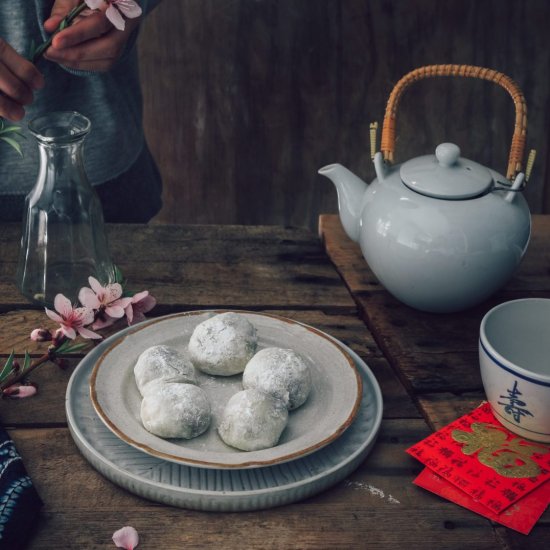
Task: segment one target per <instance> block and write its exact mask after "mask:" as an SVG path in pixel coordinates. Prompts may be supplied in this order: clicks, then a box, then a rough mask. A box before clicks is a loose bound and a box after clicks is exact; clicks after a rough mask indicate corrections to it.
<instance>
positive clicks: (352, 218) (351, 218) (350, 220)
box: [319, 164, 367, 242]
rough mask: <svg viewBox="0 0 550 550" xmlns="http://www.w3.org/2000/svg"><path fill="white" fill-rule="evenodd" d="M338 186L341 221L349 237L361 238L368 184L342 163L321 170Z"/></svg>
mask: <svg viewBox="0 0 550 550" xmlns="http://www.w3.org/2000/svg"><path fill="white" fill-rule="evenodd" d="M319 174H321V175H322V176H326V177H327V178H328V179H329V180H331V181H332V183H334V185H335V186H336V191H337V193H338V210H339V211H340V221H341V222H342V226H343V227H344V230H345V232H346V233H347V235H348V237H349V238H350V239H352V240H353V241H355V242H357V241H358V240H359V233H360V226H359V221H360V219H361V209H362V203H363V196H364V194H365V191H366V189H367V184H366V183H365V182H364V181H363V180H362V179H360V178H358V177H357V176H356V175H355V174H354V173H353V172H350V171H349V170H348V169H347V168H345V167H344V166H342V165H341V164H329V165H327V166H323V168H321V169H320V170H319Z"/></svg>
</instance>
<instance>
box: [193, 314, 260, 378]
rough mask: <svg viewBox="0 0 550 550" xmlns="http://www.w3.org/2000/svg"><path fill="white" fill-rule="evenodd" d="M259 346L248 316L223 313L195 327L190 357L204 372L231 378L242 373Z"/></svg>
mask: <svg viewBox="0 0 550 550" xmlns="http://www.w3.org/2000/svg"><path fill="white" fill-rule="evenodd" d="M257 344H258V337H257V335H256V329H255V328H254V325H252V323H250V322H249V321H248V319H247V318H246V317H244V316H243V315H239V314H238V313H232V312H228V313H221V314H219V315H216V316H215V317H211V318H210V319H207V320H206V321H203V322H202V323H200V324H199V325H197V326H196V327H195V330H194V331H193V334H192V335H191V339H190V340H189V355H190V356H191V361H192V362H193V364H194V365H195V367H197V369H199V370H201V371H202V372H205V373H207V374H214V375H218V376H231V375H233V374H238V373H240V372H243V370H244V368H245V366H246V364H247V363H248V361H249V359H250V358H251V357H252V356H253V355H254V353H255V352H256V346H257Z"/></svg>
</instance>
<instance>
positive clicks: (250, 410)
mask: <svg viewBox="0 0 550 550" xmlns="http://www.w3.org/2000/svg"><path fill="white" fill-rule="evenodd" d="M287 422H288V411H287V408H286V407H285V404H284V403H283V402H282V401H280V400H279V399H275V398H273V397H271V396H270V395H266V394H265V393H261V392H259V391H257V390H243V391H240V392H239V393H236V394H235V395H233V396H232V397H231V399H230V400H229V401H228V402H227V405H226V407H225V410H224V412H223V417H222V421H221V423H220V425H219V427H218V433H219V434H220V437H221V438H222V439H223V441H224V442H225V443H227V445H230V446H231V447H236V448H237V449H241V450H242V451H257V450H259V449H268V448H269V447H273V446H275V445H276V444H277V441H279V438H280V437H281V434H282V433H283V430H284V429H285V426H286V424H287Z"/></svg>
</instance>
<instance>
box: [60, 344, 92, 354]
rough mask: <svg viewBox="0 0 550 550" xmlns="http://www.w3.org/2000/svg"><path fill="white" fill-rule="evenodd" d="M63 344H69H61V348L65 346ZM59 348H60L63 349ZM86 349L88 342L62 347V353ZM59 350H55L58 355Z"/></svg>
mask: <svg viewBox="0 0 550 550" xmlns="http://www.w3.org/2000/svg"><path fill="white" fill-rule="evenodd" d="M65 344H69V342H64V343H63V346H65ZM63 346H61V347H63ZM86 347H88V342H82V343H79V344H73V345H70V344H69V345H67V346H65V347H63V353H73V352H74V351H79V350H81V349H84V348H86ZM60 350H61V348H59V350H57V352H58V353H61V351H60Z"/></svg>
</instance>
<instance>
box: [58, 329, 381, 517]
mask: <svg viewBox="0 0 550 550" xmlns="http://www.w3.org/2000/svg"><path fill="white" fill-rule="evenodd" d="M131 330H133V329H124V331H122V334H121V333H118V334H115V335H113V336H111V337H110V338H108V339H107V340H106V341H105V342H102V343H101V344H99V346H98V347H97V348H94V349H93V350H92V351H90V352H89V353H88V354H87V355H86V357H85V358H84V359H83V360H82V361H81V362H80V364H79V365H78V366H77V368H76V369H75V371H74V372H73V374H72V376H71V379H70V381H69V385H68V387H67V396H66V402H65V406H66V411H67V423H68V425H69V429H70V432H71V435H72V436H73V439H74V441H75V443H76V445H77V447H78V448H79V450H80V452H81V453H82V454H83V456H84V457H85V458H86V460H88V461H89V463H90V464H91V465H92V466H93V467H94V468H95V469H96V470H97V471H98V472H100V473H101V474H102V475H104V476H105V477H106V478H107V479H109V480H110V481H112V482H113V483H115V484H117V485H119V486H120V487H122V488H123V489H126V490H127V491H130V492H131V493H134V494H136V495H139V496H141V497H144V498H147V499H149V500H152V501H155V502H160V503H163V504H168V505H170V506H179V507H182V508H191V509H194V510H203V511H213V512H243V511H247V510H262V509H265V508H272V507H273V506H281V505H284V504H290V503H292V502H296V501H299V500H302V499H305V498H308V497H311V496H312V495H314V494H317V493H319V492H321V491H323V490H325V489H327V488H329V487H331V486H332V485H334V484H335V483H338V482H339V481H341V480H343V479H345V478H346V476H348V475H349V474H350V473H351V472H353V470H355V468H357V467H358V466H359V465H360V464H361V463H362V462H363V461H364V460H365V458H366V457H367V456H368V454H369V453H370V451H371V449H372V448H373V446H374V443H375V441H376V437H377V435H378V433H379V430H380V424H381V420H382V411H383V405H382V394H381V392H380V387H379V385H378V383H377V381H376V378H375V377H374V375H373V374H372V372H371V370H370V369H369V367H368V366H367V365H366V364H365V363H364V362H363V361H362V360H361V358H360V357H358V356H357V355H356V354H355V353H354V352H353V351H352V350H351V349H349V348H347V347H346V346H344V344H339V345H340V346H341V347H342V348H343V349H344V350H346V351H347V353H349V355H351V356H352V358H353V360H354V361H355V364H356V367H357V369H358V370H359V372H360V373H361V376H362V379H363V399H362V401H361V406H360V407H359V412H358V413H357V416H356V418H355V420H354V421H353V423H352V425H351V426H350V427H349V429H348V430H346V431H345V433H344V434H342V436H341V437H339V438H338V439H336V440H335V441H333V442H332V443H331V444H330V445H327V446H326V447H323V448H322V449H320V450H319V451H316V452H314V453H311V454H309V455H307V456H304V457H302V458H298V459H296V460H291V461H289V462H285V463H283V464H277V465H275V466H266V467H260V468H254V469H244V470H239V469H220V470H216V469H212V468H208V469H207V468H200V467H194V466H186V465H184V464H176V463H173V462H168V461H166V460H162V459H160V458H156V457H154V456H151V455H148V454H145V453H142V452H141V451H140V450H139V449H136V448H134V447H131V446H130V445H128V444H126V443H125V442H124V441H122V440H121V439H119V438H118V437H117V436H116V435H114V434H113V433H112V432H111V431H110V430H109V429H107V428H106V427H105V424H104V423H103V422H102V421H101V420H100V419H99V417H98V415H97V414H96V413H95V411H94V409H93V407H92V402H91V400H90V389H89V388H90V375H91V372H92V369H93V367H94V366H95V364H96V362H97V361H98V360H99V358H100V356H101V355H102V353H103V352H104V351H105V350H106V349H107V348H108V347H109V346H111V345H112V344H113V343H114V342H116V341H117V340H119V339H120V338H121V337H123V335H124V333H127V332H129V331H131Z"/></svg>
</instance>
